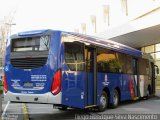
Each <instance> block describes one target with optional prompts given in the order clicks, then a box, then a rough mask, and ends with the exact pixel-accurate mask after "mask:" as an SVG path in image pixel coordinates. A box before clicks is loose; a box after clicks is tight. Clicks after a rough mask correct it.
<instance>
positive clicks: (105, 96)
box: [98, 87, 110, 112]
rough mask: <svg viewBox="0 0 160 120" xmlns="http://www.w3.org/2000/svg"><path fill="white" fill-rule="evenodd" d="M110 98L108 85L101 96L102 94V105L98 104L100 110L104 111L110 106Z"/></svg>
mask: <svg viewBox="0 0 160 120" xmlns="http://www.w3.org/2000/svg"><path fill="white" fill-rule="evenodd" d="M109 100H110V92H109V89H108V88H107V87H105V88H104V89H103V90H102V93H101V96H100V105H99V106H98V111H100V112H103V111H105V109H106V108H108V106H109V102H110V101H109Z"/></svg>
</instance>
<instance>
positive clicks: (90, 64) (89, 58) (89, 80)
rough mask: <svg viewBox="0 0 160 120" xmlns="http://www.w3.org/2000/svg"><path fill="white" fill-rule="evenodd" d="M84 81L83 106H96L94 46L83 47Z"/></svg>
mask: <svg viewBox="0 0 160 120" xmlns="http://www.w3.org/2000/svg"><path fill="white" fill-rule="evenodd" d="M85 62H86V82H85V86H86V87H85V96H86V97H85V106H86V108H87V107H92V106H96V103H97V101H96V100H97V74H96V71H97V70H96V48H94V47H85Z"/></svg>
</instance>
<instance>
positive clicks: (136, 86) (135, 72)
mask: <svg viewBox="0 0 160 120" xmlns="http://www.w3.org/2000/svg"><path fill="white" fill-rule="evenodd" d="M132 67H133V75H134V77H133V91H134V98H133V99H137V98H138V97H139V96H140V95H139V84H140V83H139V74H138V59H135V58H133V59H132Z"/></svg>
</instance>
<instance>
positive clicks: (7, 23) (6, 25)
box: [0, 12, 15, 75]
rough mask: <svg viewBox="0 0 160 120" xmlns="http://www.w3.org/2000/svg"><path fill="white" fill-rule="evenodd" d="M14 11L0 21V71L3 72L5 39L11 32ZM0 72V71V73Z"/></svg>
mask: <svg viewBox="0 0 160 120" xmlns="http://www.w3.org/2000/svg"><path fill="white" fill-rule="evenodd" d="M14 13H15V12H12V13H10V14H9V15H8V16H6V17H4V19H3V20H2V21H1V23H0V69H1V71H0V72H3V70H2V68H3V66H4V56H5V49H6V41H7V37H8V36H9V35H10V33H11V25H12V22H13V18H14V17H13V16H14ZM1 74H2V73H0V75H1Z"/></svg>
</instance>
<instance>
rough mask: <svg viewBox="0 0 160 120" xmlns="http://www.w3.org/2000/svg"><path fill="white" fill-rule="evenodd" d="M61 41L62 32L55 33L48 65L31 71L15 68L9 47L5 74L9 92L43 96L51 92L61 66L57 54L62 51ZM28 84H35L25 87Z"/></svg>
mask: <svg viewBox="0 0 160 120" xmlns="http://www.w3.org/2000/svg"><path fill="white" fill-rule="evenodd" d="M27 36H28V35H27ZM59 39H60V32H53V34H52V38H51V42H50V50H49V53H48V60H47V63H46V64H45V65H44V66H42V67H40V68H35V69H31V70H25V69H19V68H14V67H13V66H12V65H11V63H10V46H8V47H7V52H6V58H5V61H7V62H6V63H5V73H6V77H7V83H8V84H9V86H8V89H9V91H11V92H13V93H28V94H43V93H46V92H49V91H50V90H51V85H52V80H53V76H54V74H55V72H56V71H57V69H58V68H60V64H61V59H60V57H59V56H58V52H57V51H60V40H59ZM52 46H54V47H52ZM26 82H31V83H33V86H28V87H27V86H24V83H26Z"/></svg>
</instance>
